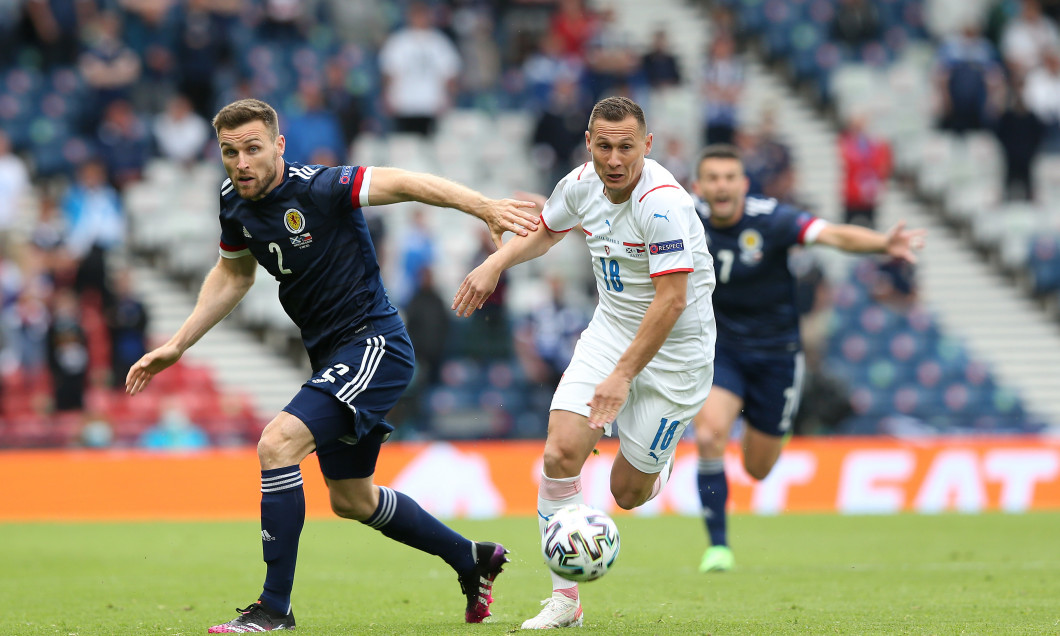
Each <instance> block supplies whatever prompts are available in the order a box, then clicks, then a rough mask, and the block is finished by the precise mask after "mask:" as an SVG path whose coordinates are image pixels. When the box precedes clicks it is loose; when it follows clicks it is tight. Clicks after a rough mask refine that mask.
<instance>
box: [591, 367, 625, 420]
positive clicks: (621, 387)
mask: <svg viewBox="0 0 1060 636" xmlns="http://www.w3.org/2000/svg"><path fill="white" fill-rule="evenodd" d="M628 397H629V380H626V379H623V378H620V377H618V376H616V375H615V374H613V373H612V374H611V375H609V376H607V377H606V378H604V381H603V382H601V383H600V384H598V385H596V390H595V391H594V392H593V399H591V400H589V402H588V405H589V428H593V429H600V428H603V427H604V426H606V425H608V424H610V423H611V422H614V421H615V418H616V417H618V410H619V409H621V408H622V405H623V404H625V403H626V398H628Z"/></svg>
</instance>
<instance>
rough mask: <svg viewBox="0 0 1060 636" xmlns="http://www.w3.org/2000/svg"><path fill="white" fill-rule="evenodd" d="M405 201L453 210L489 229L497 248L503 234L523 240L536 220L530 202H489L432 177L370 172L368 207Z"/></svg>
mask: <svg viewBox="0 0 1060 636" xmlns="http://www.w3.org/2000/svg"><path fill="white" fill-rule="evenodd" d="M406 201H418V202H420V203H426V204H427V205H434V206H438V207H444V208H456V209H457V210H460V211H462V212H466V213H467V214H470V215H471V216H474V217H476V218H479V219H481V220H483V221H485V223H486V225H488V226H489V228H490V233H491V234H492V235H493V239H494V242H495V243H496V244H497V245H498V246H499V245H500V236H501V234H502V233H504V232H514V233H515V234H518V235H519V236H526V235H527V234H528V233H529V232H528V228H529V229H530V230H534V229H537V223H538V217H537V211H536V205H535V204H534V203H533V202H530V201H517V200H515V199H491V198H489V197H487V196H486V195H484V194H482V193H481V192H478V191H476V190H472V189H471V188H469V187H467V186H464V185H461V184H459V183H456V182H455V181H450V180H449V179H444V178H442V177H439V176H436V175H433V174H426V173H423V172H410V171H408V170H401V169H400V168H380V167H374V168H372V178H371V181H369V182H368V204H369V205H387V204H390V203H403V202H406Z"/></svg>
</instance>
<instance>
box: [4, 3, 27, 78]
mask: <svg viewBox="0 0 1060 636" xmlns="http://www.w3.org/2000/svg"><path fill="white" fill-rule="evenodd" d="M22 4H23V3H22V2H2V3H0V42H3V43H4V46H0V68H7V67H8V66H10V65H11V64H12V63H13V62H14V61H15V56H16V55H17V54H18V52H19V51H20V50H22V43H21V34H20V33H19V30H20V29H19V25H20V22H21V19H22Z"/></svg>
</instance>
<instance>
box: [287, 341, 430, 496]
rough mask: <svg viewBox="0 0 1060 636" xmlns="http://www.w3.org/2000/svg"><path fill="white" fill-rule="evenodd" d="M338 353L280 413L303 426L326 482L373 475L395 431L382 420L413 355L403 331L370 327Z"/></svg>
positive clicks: (410, 368) (401, 388) (407, 377)
mask: <svg viewBox="0 0 1060 636" xmlns="http://www.w3.org/2000/svg"><path fill="white" fill-rule="evenodd" d="M359 335H360V339H359V340H357V341H355V342H351V343H349V344H347V345H346V346H344V347H342V348H341V349H340V350H339V351H338V352H337V353H336V354H335V355H334V356H333V357H332V358H331V360H329V361H328V363H327V364H325V365H324V366H323V367H322V368H321V369H320V371H318V372H317V373H316V374H315V375H313V377H312V378H310V379H309V380H308V381H306V383H305V384H303V385H302V389H301V390H300V391H299V392H298V394H297V395H295V396H294V398H293V399H292V400H291V401H290V403H288V404H287V406H285V407H284V409H283V410H284V411H286V412H288V413H290V414H291V415H294V416H295V417H297V418H298V419H300V420H302V421H303V422H304V423H305V425H306V426H307V427H308V428H309V430H310V432H311V433H313V439H315V440H316V444H317V459H318V460H319V461H320V471H321V472H322V473H323V474H324V476H325V477H327V478H328V479H360V478H363V477H369V476H371V475H372V474H373V473H375V462H376V459H377V458H378V457H379V446H380V445H381V444H382V443H383V442H385V441H386V439H387V438H388V437H389V436H390V433H391V431H393V430H394V427H393V426H391V425H390V424H388V423H387V422H386V421H385V420H384V419H383V418H384V417H385V416H386V414H387V413H389V412H390V409H392V408H393V407H394V405H395V404H397V401H398V398H400V397H401V394H402V393H404V392H405V387H407V386H408V385H409V382H411V381H412V371H413V364H414V360H415V354H414V353H413V351H412V342H411V341H410V340H409V336H408V332H406V331H405V327H404V325H399V326H398V327H397V328H392V329H390V330H388V331H386V332H385V333H382V332H376V331H373V329H372V328H371V327H369V329H368V330H366V331H364V332H362V333H361V334H359Z"/></svg>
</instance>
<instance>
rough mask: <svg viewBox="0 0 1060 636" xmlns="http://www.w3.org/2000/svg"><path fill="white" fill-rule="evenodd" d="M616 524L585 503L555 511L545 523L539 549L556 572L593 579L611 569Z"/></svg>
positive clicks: (616, 546) (575, 578)
mask: <svg viewBox="0 0 1060 636" xmlns="http://www.w3.org/2000/svg"><path fill="white" fill-rule="evenodd" d="M619 543H620V542H619V539H618V527H617V526H615V522H614V521H613V520H612V519H611V517H609V516H607V513H605V512H602V511H600V510H597V509H596V508H593V507H591V506H586V505H585V504H574V505H570V506H565V507H563V508H560V509H559V510H557V511H556V512H555V513H554V514H553V515H552V516H551V517H550V518H549V520H548V523H547V524H546V525H545V533H544V534H543V535H542V536H541V551H542V552H543V553H544V556H545V563H548V567H549V568H550V569H551V570H552V571H553V572H555V573H556V574H558V575H560V576H562V577H563V578H565V579H569V580H571V581H579V582H584V581H595V580H596V579H598V578H600V577H601V576H603V575H604V574H607V571H608V570H609V569H611V564H612V563H614V562H615V557H617V556H618V549H619Z"/></svg>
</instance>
